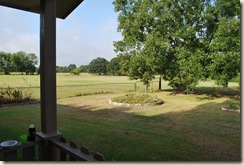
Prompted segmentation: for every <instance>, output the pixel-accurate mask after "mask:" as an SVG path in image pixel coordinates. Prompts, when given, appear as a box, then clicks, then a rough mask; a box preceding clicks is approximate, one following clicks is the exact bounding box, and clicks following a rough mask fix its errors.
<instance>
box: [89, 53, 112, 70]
mask: <svg viewBox="0 0 244 165" xmlns="http://www.w3.org/2000/svg"><path fill="white" fill-rule="evenodd" d="M107 65H108V60H106V59H105V58H102V57H98V58H96V59H93V60H92V61H91V62H90V63H89V72H90V73H98V74H106V73H107V69H106V67H107Z"/></svg>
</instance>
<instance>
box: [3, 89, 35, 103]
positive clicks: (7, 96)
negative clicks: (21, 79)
mask: <svg viewBox="0 0 244 165" xmlns="http://www.w3.org/2000/svg"><path fill="white" fill-rule="evenodd" d="M29 100H31V94H27V93H23V91H22V90H20V89H19V88H10V87H7V88H0V104H9V103H20V102H25V101H29Z"/></svg>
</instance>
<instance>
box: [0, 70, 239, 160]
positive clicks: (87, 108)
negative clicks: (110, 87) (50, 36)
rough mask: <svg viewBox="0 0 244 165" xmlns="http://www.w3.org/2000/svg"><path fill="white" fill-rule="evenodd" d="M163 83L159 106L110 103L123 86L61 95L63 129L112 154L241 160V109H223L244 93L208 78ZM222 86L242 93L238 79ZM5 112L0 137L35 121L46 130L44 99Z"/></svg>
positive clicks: (77, 79)
mask: <svg viewBox="0 0 244 165" xmlns="http://www.w3.org/2000/svg"><path fill="white" fill-rule="evenodd" d="M59 76H60V77H59ZM65 76H66V77H67V79H65ZM89 76H90V77H89ZM13 77H14V76H13ZM27 77H28V76H27ZM30 77H31V76H30ZM34 77H35V76H34ZM10 78H11V77H10ZM106 78H108V79H107V80H106ZM61 79H63V81H65V82H59V83H60V84H66V85H69V83H68V82H70V83H71V82H73V84H72V85H74V84H76V82H81V83H83V82H82V79H84V80H87V82H88V80H90V81H92V80H93V81H92V82H91V83H94V84H95V82H94V81H96V82H100V83H102V82H104V83H105V82H106V83H108V82H111V81H114V82H112V83H115V82H128V80H127V77H117V79H116V80H114V79H115V77H110V78H109V77H107V76H97V77H95V76H94V77H93V76H92V75H87V77H86V76H82V75H81V76H79V77H75V76H70V75H58V81H60V80H61ZM123 80H124V81H123ZM5 81H6V80H5ZM28 81H33V79H31V78H30V80H28ZM87 82H86V83H87ZM84 84H85V83H84ZM155 84H156V83H155ZM163 84H164V87H163V91H160V92H152V93H149V94H150V95H152V96H157V97H158V98H160V99H162V100H163V101H164V102H165V103H164V104H163V105H160V106H155V107H116V106H112V105H110V104H109V103H108V100H109V99H111V98H113V97H116V96H120V95H122V94H123V93H119V92H116V93H107V94H97V95H87V96H80V97H61V98H60V99H58V100H57V103H58V108H57V114H58V130H59V131H60V132H62V133H63V135H64V136H65V137H66V138H67V139H68V140H74V141H76V142H77V144H78V145H79V146H87V147H88V148H90V150H91V151H92V152H100V153H102V154H103V155H104V156H105V158H106V160H116V161H134V160H136V161H240V160H241V125H240V124H241V118H240V113H239V112H225V111H222V110H221V107H222V106H228V105H229V104H230V103H231V102H235V103H240V99H238V98H234V97H230V96H228V95H222V96H221V97H213V96H211V95H209V94H204V93H210V92H212V91H214V88H215V86H214V84H213V83H212V82H205V84H208V85H204V82H203V83H201V84H200V86H199V88H198V90H197V91H196V94H194V95H193V94H191V95H181V94H179V95H173V94H172V91H170V88H169V87H166V83H165V82H163ZM37 85H38V84H37ZM155 88H157V86H155ZM63 92H64V93H65V91H63ZM220 92H222V93H223V94H226V92H227V93H228V92H229V93H231V95H236V94H238V93H239V88H238V84H237V83H236V84H234V83H233V84H232V86H231V88H227V89H221V90H220ZM0 116H1V123H4V124H1V125H0V130H1V134H0V141H4V140H6V139H17V140H19V135H20V134H23V133H28V126H29V124H30V123H34V124H35V126H36V129H37V131H41V130H40V105H39V104H34V105H24V106H12V107H3V108H0Z"/></svg>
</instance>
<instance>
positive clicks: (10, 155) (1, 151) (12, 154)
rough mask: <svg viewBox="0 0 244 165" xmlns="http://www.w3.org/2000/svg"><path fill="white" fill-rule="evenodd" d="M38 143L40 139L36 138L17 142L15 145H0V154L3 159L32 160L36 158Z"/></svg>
mask: <svg viewBox="0 0 244 165" xmlns="http://www.w3.org/2000/svg"><path fill="white" fill-rule="evenodd" d="M39 143H40V140H36V141H33V142H27V143H25V144H21V143H20V142H18V143H17V144H16V145H15V146H13V147H8V148H3V147H0V155H1V157H2V159H3V161H19V160H23V161H34V160H36V159H38V158H37V156H38V155H36V150H37V146H38V144H39ZM21 155H22V156H21Z"/></svg>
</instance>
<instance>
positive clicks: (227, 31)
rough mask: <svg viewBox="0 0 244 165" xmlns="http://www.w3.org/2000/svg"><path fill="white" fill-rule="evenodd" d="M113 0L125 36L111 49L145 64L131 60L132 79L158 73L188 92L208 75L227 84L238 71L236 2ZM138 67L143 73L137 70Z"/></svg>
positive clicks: (238, 5)
mask: <svg viewBox="0 0 244 165" xmlns="http://www.w3.org/2000/svg"><path fill="white" fill-rule="evenodd" d="M113 4H114V6H115V8H114V10H115V11H116V12H118V13H119V15H118V22H119V25H118V31H119V32H121V33H122V36H123V39H122V40H120V41H116V42H114V47H115V51H116V52H117V53H118V56H132V59H133V58H135V59H136V60H137V61H138V60H139V59H140V60H139V61H144V62H143V63H141V65H144V66H140V67H139V66H138V67H134V66H133V65H132V63H134V60H130V63H131V65H128V66H130V68H129V69H128V71H129V77H130V78H131V79H140V80H141V81H143V82H144V84H147V82H148V81H149V80H150V79H151V78H152V75H154V74H156V73H158V74H160V75H162V77H163V78H164V80H167V81H169V85H170V86H172V87H173V88H174V89H175V90H177V91H180V92H188V91H189V90H192V89H193V88H194V87H195V86H196V85H197V83H198V82H199V81H200V80H204V79H206V78H212V79H214V80H216V82H217V83H219V84H222V85H224V86H226V85H227V84H228V81H229V80H230V79H231V78H233V77H235V76H236V75H237V73H238V72H240V38H239V36H240V2H239V1H237V0H234V1H223V0H173V1H172V0H115V1H114V2H113ZM219 59H221V60H219ZM227 61H232V62H231V63H228V64H227ZM142 67H143V68H144V69H145V70H144V73H145V74H141V73H140V71H139V70H141V68H142ZM149 75H150V76H149Z"/></svg>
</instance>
